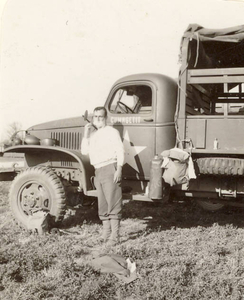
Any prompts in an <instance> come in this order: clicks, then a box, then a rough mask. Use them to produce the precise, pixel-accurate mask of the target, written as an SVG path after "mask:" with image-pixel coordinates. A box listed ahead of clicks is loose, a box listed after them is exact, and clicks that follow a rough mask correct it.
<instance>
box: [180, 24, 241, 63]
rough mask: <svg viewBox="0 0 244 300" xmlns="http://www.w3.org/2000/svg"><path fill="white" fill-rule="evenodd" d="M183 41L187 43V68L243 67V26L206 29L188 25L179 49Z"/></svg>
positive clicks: (196, 25)
mask: <svg viewBox="0 0 244 300" xmlns="http://www.w3.org/2000/svg"><path fill="white" fill-rule="evenodd" d="M185 40H188V41H189V49H188V57H187V60H186V61H187V63H188V64H189V68H230V67H244V55H243V53H244V25H240V26H235V27H230V28H224V29H207V28H203V27H202V26H200V25H198V24H190V25H189V26H188V28H187V29H186V31H185V32H184V35H183V37H182V43H181V49H182V45H183V43H184V41H185ZM182 59H184V58H183V57H182Z"/></svg>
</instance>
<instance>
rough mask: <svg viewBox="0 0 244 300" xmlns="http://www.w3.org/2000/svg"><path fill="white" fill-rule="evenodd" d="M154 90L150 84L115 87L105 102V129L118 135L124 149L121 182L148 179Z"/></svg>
mask: <svg viewBox="0 0 244 300" xmlns="http://www.w3.org/2000/svg"><path fill="white" fill-rule="evenodd" d="M155 100H156V88H155V86H154V85H153V84H152V83H151V82H147V81H145V82H144V81H141V82H138V81H137V82H136V83H135V82H131V83H128V82H127V83H126V84H125V83H123V84H119V85H117V86H115V87H114V88H113V89H112V91H111V93H110V95H109V98H108V101H107V104H106V108H107V110H108V125H111V126H113V127H115V128H116V129H117V130H118V131H119V132H120V135H121V138H122V141H123V144H124V148H125V164H124V167H123V178H124V179H142V180H143V179H149V174H150V161H151V159H152V158H153V156H154V155H155V122H156V120H155V117H156V114H155V106H156V105H155Z"/></svg>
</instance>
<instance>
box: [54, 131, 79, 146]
mask: <svg viewBox="0 0 244 300" xmlns="http://www.w3.org/2000/svg"><path fill="white" fill-rule="evenodd" d="M51 138H52V139H55V140H57V141H58V146H60V147H63V148H67V149H72V150H80V145H81V133H79V132H51Z"/></svg>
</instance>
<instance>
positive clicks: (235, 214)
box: [0, 183, 244, 300]
mask: <svg viewBox="0 0 244 300" xmlns="http://www.w3.org/2000/svg"><path fill="white" fill-rule="evenodd" d="M8 190H9V184H8V183H0V245H1V246H0V299H7V300H9V299H11V300H15V299H16V300H17V299H18V300H27V299H28V300H32V299H33V300H35V299H52V300H54V299H55V300H60V299H65V300H66V299H67V300H68V299H82V300H85V299H126V300H132V299H138V300H141V299H187V300H188V299H244V298H243V294H244V239H243V236H244V229H243V228H244V218H243V215H244V211H243V210H237V209H233V208H232V209H229V210H223V211H221V212H218V213H207V212H204V211H202V210H201V209H200V208H198V207H197V206H196V205H194V202H181V203H175V202H172V203H170V204H167V205H165V206H163V207H160V206H155V205H152V204H150V203H142V202H128V203H125V205H124V211H123V220H122V222H121V223H122V224H121V225H122V229H121V244H120V245H119V246H116V247H114V248H113V249H109V250H107V252H108V253H115V254H120V255H122V256H123V257H124V258H125V259H126V258H130V260H131V261H132V262H135V263H136V266H137V272H138V278H137V279H136V280H135V281H133V282H131V283H129V284H125V283H124V282H122V281H120V280H119V279H117V277H116V276H114V275H113V274H104V273H100V272H99V271H97V270H95V269H94V268H93V267H91V265H90V262H91V260H92V259H93V257H94V253H95V252H94V249H95V248H96V246H97V238H98V237H99V234H100V233H101V224H100V221H99V219H98V217H97V209H96V206H92V207H85V208H77V209H69V210H68V211H67V214H66V216H65V220H64V222H63V225H62V227H63V229H64V231H63V233H62V234H61V235H59V234H48V235H44V236H38V235H33V234H29V233H27V232H25V231H23V230H21V229H20V228H18V227H16V225H15V223H14V222H13V219H12V217H11V212H10V211H9V207H8V203H7V194H8Z"/></svg>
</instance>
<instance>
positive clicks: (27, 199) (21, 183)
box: [9, 167, 66, 228]
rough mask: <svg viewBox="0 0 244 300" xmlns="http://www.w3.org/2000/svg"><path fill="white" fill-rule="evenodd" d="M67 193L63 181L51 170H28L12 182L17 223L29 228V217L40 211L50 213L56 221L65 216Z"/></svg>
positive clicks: (13, 208)
mask: <svg viewBox="0 0 244 300" xmlns="http://www.w3.org/2000/svg"><path fill="white" fill-rule="evenodd" d="M65 200H66V197H65V191H64V187H63V184H62V182H61V180H60V179H59V178H58V176H57V175H56V174H55V173H54V172H53V171H52V170H51V169H49V168H45V167H34V168H28V169H26V170H24V171H23V172H21V173H20V174H18V175H17V176H16V177H15V179H14V181H13V182H12V185H11V188H10V192H9V201H10V207H11V209H12V212H13V214H14V217H15V218H16V220H17V222H18V223H19V224H20V225H22V226H23V227H25V228H28V226H27V224H28V216H29V215H31V214H32V213H33V212H35V211H38V210H43V211H46V212H49V213H50V214H51V216H54V217H55V221H62V219H63V217H64V214H65Z"/></svg>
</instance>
